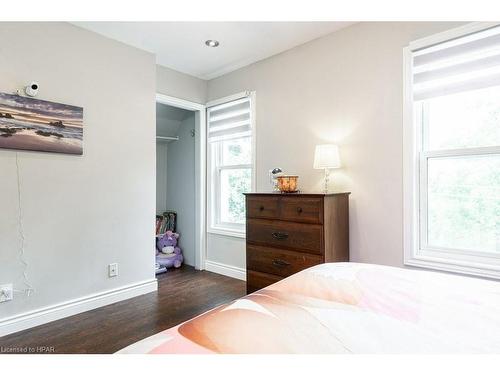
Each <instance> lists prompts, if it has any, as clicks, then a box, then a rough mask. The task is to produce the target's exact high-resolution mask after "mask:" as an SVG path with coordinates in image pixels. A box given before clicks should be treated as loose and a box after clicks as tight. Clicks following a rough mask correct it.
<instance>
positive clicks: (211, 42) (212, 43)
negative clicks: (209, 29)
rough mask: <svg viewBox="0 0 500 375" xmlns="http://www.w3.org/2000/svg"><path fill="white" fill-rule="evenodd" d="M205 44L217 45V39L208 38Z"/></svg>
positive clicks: (209, 45)
mask: <svg viewBox="0 0 500 375" xmlns="http://www.w3.org/2000/svg"><path fill="white" fill-rule="evenodd" d="M205 44H206V45H207V46H208V47H217V46H218V45H219V42H218V41H217V40H214V39H209V40H207V41H205Z"/></svg>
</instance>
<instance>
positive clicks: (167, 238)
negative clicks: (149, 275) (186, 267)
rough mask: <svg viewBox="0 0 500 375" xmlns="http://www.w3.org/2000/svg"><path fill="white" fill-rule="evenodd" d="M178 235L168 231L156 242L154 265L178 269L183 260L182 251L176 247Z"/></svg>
mask: <svg viewBox="0 0 500 375" xmlns="http://www.w3.org/2000/svg"><path fill="white" fill-rule="evenodd" d="M178 238H179V233H174V232H172V231H170V230H168V231H166V232H165V234H162V235H159V236H158V239H157V240H156V263H157V264H159V265H160V266H163V267H166V268H171V267H175V268H179V267H180V266H181V264H182V262H183V260H184V257H183V256H182V250H181V249H180V248H179V247H178V246H177V239H178Z"/></svg>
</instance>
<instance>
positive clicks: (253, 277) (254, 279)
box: [247, 270, 283, 293]
mask: <svg viewBox="0 0 500 375" xmlns="http://www.w3.org/2000/svg"><path fill="white" fill-rule="evenodd" d="M281 279H283V278H282V277H280V276H276V275H270V274H267V273H262V272H256V271H250V270H247V293H253V292H255V291H256V290H259V289H262V288H265V287H266V286H269V285H271V284H274V283H275V282H278V281H280V280H281Z"/></svg>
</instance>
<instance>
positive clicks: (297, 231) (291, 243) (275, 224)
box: [247, 219, 323, 254]
mask: <svg viewBox="0 0 500 375" xmlns="http://www.w3.org/2000/svg"><path fill="white" fill-rule="evenodd" d="M247 241H248V242H250V243H252V242H253V243H255V244H262V245H269V246H273V247H282V248H289V249H296V250H299V251H301V252H307V253H312V254H322V250H323V227H322V226H321V225H316V224H299V223H292V222H286V221H278V220H265V219H248V220H247Z"/></svg>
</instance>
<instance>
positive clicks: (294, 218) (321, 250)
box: [245, 193, 350, 293]
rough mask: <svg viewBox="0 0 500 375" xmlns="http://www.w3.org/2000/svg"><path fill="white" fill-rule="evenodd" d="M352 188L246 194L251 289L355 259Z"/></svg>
mask: <svg viewBox="0 0 500 375" xmlns="http://www.w3.org/2000/svg"><path fill="white" fill-rule="evenodd" d="M349 194H350V193H335V194H303V193H297V194H281V193H247V194H245V195H246V213H247V217H246V256H247V293H252V292H254V291H256V290H258V289H262V288H264V287H266V286H268V285H270V284H272V283H275V282H276V281H279V280H281V279H283V278H285V277H287V276H290V275H292V274H294V273H296V272H299V271H301V270H303V269H305V268H308V267H311V266H314V265H316V264H320V263H324V262H347V261H349Z"/></svg>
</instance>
